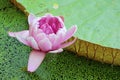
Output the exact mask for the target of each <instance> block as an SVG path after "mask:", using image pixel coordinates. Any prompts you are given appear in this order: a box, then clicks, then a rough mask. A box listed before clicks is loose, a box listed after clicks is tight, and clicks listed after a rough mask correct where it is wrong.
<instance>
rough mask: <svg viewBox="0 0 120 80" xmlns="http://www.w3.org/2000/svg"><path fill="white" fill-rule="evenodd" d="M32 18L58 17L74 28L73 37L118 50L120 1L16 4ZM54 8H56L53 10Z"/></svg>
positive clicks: (54, 0)
mask: <svg viewBox="0 0 120 80" xmlns="http://www.w3.org/2000/svg"><path fill="white" fill-rule="evenodd" d="M17 1H18V2H20V3H21V4H22V5H24V6H25V8H26V11H27V12H29V13H34V14H36V15H40V16H41V15H44V14H45V13H52V14H54V15H62V16H64V18H65V25H66V27H67V28H70V27H71V26H72V25H74V24H76V25H77V26H78V30H77V33H76V34H75V36H77V37H78V38H79V39H83V40H86V41H89V42H92V43H96V44H99V45H102V46H106V47H111V48H118V49H120V44H119V43H120V35H119V34H120V5H119V3H120V0H68V1H66V0H50V1H48V0H42V1H41V0H36V1H33V0H29V1H28V0H17ZM54 4H58V8H57V9H54Z"/></svg>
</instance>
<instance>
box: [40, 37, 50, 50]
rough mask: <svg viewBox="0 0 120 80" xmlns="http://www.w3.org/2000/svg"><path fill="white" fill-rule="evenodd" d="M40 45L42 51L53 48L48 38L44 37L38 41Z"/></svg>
mask: <svg viewBox="0 0 120 80" xmlns="http://www.w3.org/2000/svg"><path fill="white" fill-rule="evenodd" d="M38 44H39V47H40V49H41V50H42V51H45V52H46V51H49V50H51V49H52V43H51V42H50V40H49V39H48V38H44V39H42V40H40V41H39V42H38Z"/></svg>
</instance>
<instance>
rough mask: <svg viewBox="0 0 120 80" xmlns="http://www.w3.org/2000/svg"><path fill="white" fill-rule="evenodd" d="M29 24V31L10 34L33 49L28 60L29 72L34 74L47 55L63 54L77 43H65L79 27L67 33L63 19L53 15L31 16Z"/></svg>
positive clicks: (73, 27) (74, 27)
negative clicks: (65, 49)
mask: <svg viewBox="0 0 120 80" xmlns="http://www.w3.org/2000/svg"><path fill="white" fill-rule="evenodd" d="M28 23H29V30H24V31H20V32H9V36H11V37H16V38H17V39H18V40H19V41H20V42H22V43H23V44H25V45H27V46H30V47H32V48H33V50H32V51H31V53H30V56H29V60H28V67H27V70H28V71H29V72H34V71H35V70H36V69H37V68H38V67H39V65H40V64H41V63H42V61H43V59H44V58H45V55H46V54H47V53H59V52H62V51H63V48H65V47H67V46H70V45H71V44H73V43H74V42H75V41H76V38H75V39H74V40H73V41H71V42H65V41H66V40H68V39H69V38H71V37H72V36H73V34H74V33H75V31H76V28H77V27H76V26H75V25H74V26H72V28H70V29H69V30H68V31H67V30H66V28H65V25H64V20H63V17H60V16H53V15H52V14H46V15H45V16H42V17H36V16H35V15H33V14H30V15H29V16H28Z"/></svg>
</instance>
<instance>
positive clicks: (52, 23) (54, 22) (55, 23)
mask: <svg viewBox="0 0 120 80" xmlns="http://www.w3.org/2000/svg"><path fill="white" fill-rule="evenodd" d="M62 27H63V24H62V23H61V22H60V20H59V19H58V18H56V17H43V18H42V19H40V20H39V28H40V29H42V30H43V31H44V32H45V33H46V34H52V33H55V34H56V33H57V31H58V30H59V29H60V28H62Z"/></svg>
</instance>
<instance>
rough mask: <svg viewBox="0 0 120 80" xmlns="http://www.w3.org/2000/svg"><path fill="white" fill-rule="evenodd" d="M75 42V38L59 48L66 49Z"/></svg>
mask: <svg viewBox="0 0 120 80" xmlns="http://www.w3.org/2000/svg"><path fill="white" fill-rule="evenodd" d="M76 40H77V38H75V39H74V40H73V41H71V42H67V43H64V44H62V45H61V46H60V48H65V47H68V46H70V45H71V44H73V43H74V42H75V41H76Z"/></svg>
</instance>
